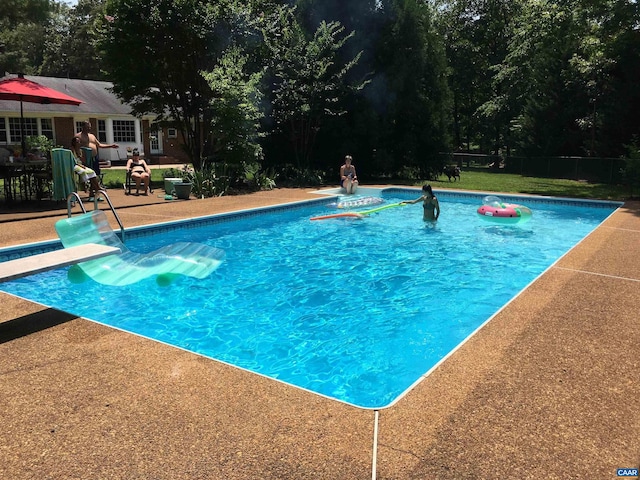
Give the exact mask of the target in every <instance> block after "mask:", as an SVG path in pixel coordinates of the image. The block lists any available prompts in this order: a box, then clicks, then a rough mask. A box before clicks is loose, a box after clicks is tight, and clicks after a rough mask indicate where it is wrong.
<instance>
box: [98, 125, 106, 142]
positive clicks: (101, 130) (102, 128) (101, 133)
mask: <svg viewBox="0 0 640 480" xmlns="http://www.w3.org/2000/svg"><path fill="white" fill-rule="evenodd" d="M98 141H99V142H100V143H107V122H105V121H104V120H98Z"/></svg>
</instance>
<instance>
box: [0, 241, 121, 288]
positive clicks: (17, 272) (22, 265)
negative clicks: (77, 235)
mask: <svg viewBox="0 0 640 480" xmlns="http://www.w3.org/2000/svg"><path fill="white" fill-rule="evenodd" d="M116 253H121V250H120V249H119V248H118V247H111V246H109V245H100V244H97V243H87V244H85V245H78V246H76V247H69V248H63V249H61V250H54V251H52V252H47V253H40V254H38V255H32V256H30V257H24V258H17V259H15V260H9V261H8V262H2V263H0V283H2V282H8V281H10V280H15V279H17V278H22V277H27V276H29V275H34V274H36V273H42V272H46V271H48V270H55V269H56V268H61V267H66V266H68V265H73V264H76V263H79V262H86V261H88V260H95V259H96V258H101V257H106V256H107V255H113V254H116Z"/></svg>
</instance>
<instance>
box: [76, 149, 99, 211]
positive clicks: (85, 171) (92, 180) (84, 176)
mask: <svg viewBox="0 0 640 480" xmlns="http://www.w3.org/2000/svg"><path fill="white" fill-rule="evenodd" d="M71 152H72V153H73V157H74V159H75V161H76V166H75V167H73V171H74V172H75V173H76V174H77V175H78V176H79V177H80V181H82V182H83V183H85V184H86V183H87V182H88V183H89V201H90V202H93V201H94V199H95V195H96V194H97V192H98V191H99V190H100V184H99V183H98V176H97V175H96V172H94V171H93V169H91V168H89V167H87V166H86V165H85V164H84V163H83V162H82V159H83V154H82V150H81V149H80V139H79V138H78V137H73V138H72V139H71ZM98 201H99V202H102V201H104V199H103V198H98Z"/></svg>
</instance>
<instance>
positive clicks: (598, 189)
mask: <svg viewBox="0 0 640 480" xmlns="http://www.w3.org/2000/svg"><path fill="white" fill-rule="evenodd" d="M443 179H444V180H443ZM422 183H424V182H422ZM422 183H421V182H418V183H414V185H422ZM429 183H431V186H432V187H434V188H451V189H455V190H480V191H486V192H503V193H523V194H531V195H547V196H552V197H570V198H587V199H600V200H618V201H622V200H626V199H627V198H628V196H629V195H628V193H629V192H628V189H627V188H626V187H624V186H621V185H609V184H605V183H589V182H585V181H576V180H568V179H564V178H543V177H526V176H521V175H518V174H511V173H495V172H482V171H465V170H463V171H462V173H461V175H460V181H459V182H449V181H448V180H447V177H441V178H440V179H439V180H436V181H432V182H429Z"/></svg>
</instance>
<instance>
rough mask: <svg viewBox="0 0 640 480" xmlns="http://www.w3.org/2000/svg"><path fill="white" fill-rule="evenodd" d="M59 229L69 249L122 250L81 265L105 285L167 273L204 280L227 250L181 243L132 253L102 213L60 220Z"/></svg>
mask: <svg viewBox="0 0 640 480" xmlns="http://www.w3.org/2000/svg"><path fill="white" fill-rule="evenodd" d="M55 228H56V231H57V232H58V236H59V237H60V240H61V241H62V244H63V245H64V246H65V248H66V247H73V246H76V245H85V244H87V243H97V244H100V245H109V246H114V247H118V248H120V250H121V251H122V253H120V254H116V255H109V256H107V257H103V258H101V259H97V260H90V261H88V262H82V263H79V264H78V266H79V267H80V268H81V269H82V271H83V272H84V273H86V274H87V275H88V276H89V277H91V278H93V279H94V280H95V281H96V282H98V283H102V284H104V285H114V286H122V285H129V284H132V283H136V282H139V281H141V280H143V279H145V278H147V277H150V276H153V275H167V274H179V275H187V276H190V277H194V278H199V279H202V278H205V277H207V276H208V275H210V274H211V273H212V272H213V271H214V270H215V269H216V268H218V266H219V265H220V264H221V263H222V261H223V260H224V256H225V253H224V250H220V249H219V248H214V247H210V246H208V245H204V244H201V243H194V242H177V243H174V244H171V245H167V246H164V247H162V248H159V249H157V250H154V251H153V252H150V253H146V254H140V253H135V252H132V251H131V250H129V249H128V248H127V247H126V246H125V245H124V244H123V243H122V242H121V241H120V239H119V238H118V236H117V235H116V234H115V233H114V231H113V230H112V228H111V226H110V225H109V222H108V220H107V216H106V215H105V213H104V212H103V211H102V210H93V211H92V212H89V213H85V214H82V215H77V216H75V217H71V218H65V219H63V220H59V221H58V222H56V224H55Z"/></svg>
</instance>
